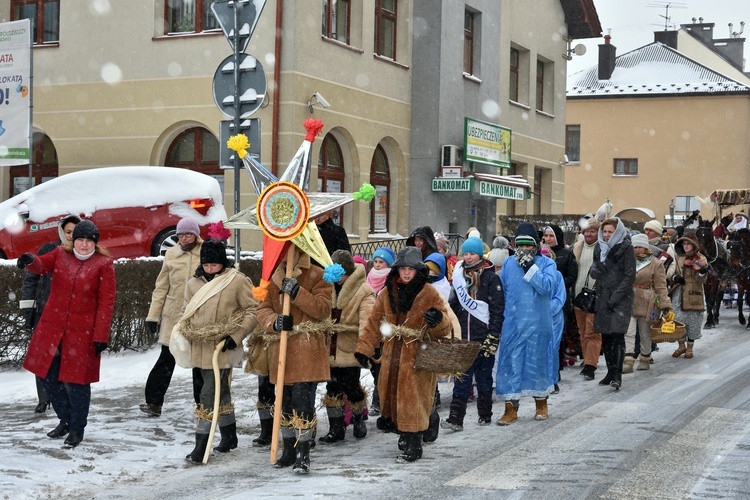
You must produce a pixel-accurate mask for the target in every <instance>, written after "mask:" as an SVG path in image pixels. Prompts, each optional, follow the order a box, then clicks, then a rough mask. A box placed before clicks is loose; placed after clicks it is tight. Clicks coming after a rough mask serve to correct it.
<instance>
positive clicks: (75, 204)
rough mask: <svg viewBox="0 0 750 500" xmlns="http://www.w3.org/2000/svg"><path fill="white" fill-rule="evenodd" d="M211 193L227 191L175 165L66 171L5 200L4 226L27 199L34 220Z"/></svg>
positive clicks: (0, 209) (0, 217)
mask: <svg viewBox="0 0 750 500" xmlns="http://www.w3.org/2000/svg"><path fill="white" fill-rule="evenodd" d="M200 198H211V199H213V200H214V201H215V202H216V203H217V204H219V206H221V204H222V193H221V188H220V186H219V183H218V181H217V180H216V179H214V178H213V177H210V176H208V175H205V174H201V173H200V172H194V171H192V170H186V169H182V168H174V167H102V168H93V169H88V170H81V171H78V172H71V173H69V174H65V175H61V176H60V177H57V178H55V179H52V180H49V181H47V182H45V183H42V184H39V185H38V186H34V187H33V188H31V189H29V190H27V191H24V192H23V193H20V194H18V195H16V196H14V197H13V198H10V199H8V200H6V201H4V202H2V203H0V229H3V228H5V227H7V226H9V225H13V224H16V223H17V221H18V212H19V210H18V207H19V206H20V205H22V204H25V205H26V207H27V208H28V210H29V219H30V220H32V221H35V222H41V221H44V220H47V219H49V218H50V217H54V216H57V215H60V214H70V213H73V214H76V215H77V214H84V215H89V214H92V213H93V212H94V211H96V210H103V209H111V208H124V207H139V206H145V207H148V206H152V205H162V204H165V203H170V202H176V201H185V200H190V199H200Z"/></svg>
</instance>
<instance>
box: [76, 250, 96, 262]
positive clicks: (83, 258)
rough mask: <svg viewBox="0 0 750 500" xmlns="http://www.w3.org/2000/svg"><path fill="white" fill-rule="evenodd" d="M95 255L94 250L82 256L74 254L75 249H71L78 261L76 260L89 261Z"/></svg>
mask: <svg viewBox="0 0 750 500" xmlns="http://www.w3.org/2000/svg"><path fill="white" fill-rule="evenodd" d="M95 253H96V250H94V251H93V252H91V253H90V254H87V255H83V254H80V253H78V252H76V249H75V248H73V255H75V256H76V259H78V260H89V259H90V258H91V257H92V256H93V255H94V254H95Z"/></svg>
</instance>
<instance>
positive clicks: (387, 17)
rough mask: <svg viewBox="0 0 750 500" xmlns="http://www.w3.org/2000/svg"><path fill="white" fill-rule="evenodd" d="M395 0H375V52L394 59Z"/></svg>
mask: <svg viewBox="0 0 750 500" xmlns="http://www.w3.org/2000/svg"><path fill="white" fill-rule="evenodd" d="M396 6H397V0H375V53H376V54H377V55H379V56H383V57H387V58H389V59H393V60H394V61H395V60H396V26H397V22H396V21H397V10H396V9H397V7H396Z"/></svg>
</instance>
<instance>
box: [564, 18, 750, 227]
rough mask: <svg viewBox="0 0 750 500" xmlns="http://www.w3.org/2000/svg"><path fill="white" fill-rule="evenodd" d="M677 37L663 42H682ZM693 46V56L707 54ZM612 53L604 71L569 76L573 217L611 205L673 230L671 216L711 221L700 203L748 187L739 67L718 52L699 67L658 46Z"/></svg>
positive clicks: (746, 92) (605, 57)
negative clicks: (698, 212) (698, 213)
mask: <svg viewBox="0 0 750 500" xmlns="http://www.w3.org/2000/svg"><path fill="white" fill-rule="evenodd" d="M689 27H690V28H695V26H693V25H689ZM683 30H685V26H683V28H682V29H681V31H683ZM672 33H673V34H674V36H670V37H667V38H664V33H663V32H662V33H657V40H659V39H661V40H664V41H665V42H667V43H672V44H676V43H677V42H676V40H677V39H678V36H677V35H678V34H677V33H675V32H672ZM683 35H685V33H682V34H680V36H683ZM686 36H687V35H686ZM690 41H691V43H690V44H687V43H686V45H689V46H690V47H692V49H691V50H692V52H693V53H694V54H698V53H700V52H701V51H703V49H706V50H707V47H708V45H706V44H702V46H701V47H699V48H700V50H698V47H697V45H695V43H692V42H695V39H694V37H691V38H690ZM743 41H744V40H743ZM615 52H616V49H615V47H614V45H612V44H609V43H605V44H603V45H601V46H600V59H599V61H600V63H599V66H598V67H594V68H591V69H589V70H585V71H582V72H579V73H576V74H574V75H571V76H570V77H569V78H568V107H567V123H568V126H567V128H568V132H567V136H568V137H567V154H568V157H569V160H570V163H569V165H567V166H566V167H565V211H566V212H567V213H586V212H593V211H596V210H597V208H598V207H599V206H601V205H602V204H603V203H604V202H605V201H606V200H610V201H611V203H612V204H613V205H614V209H613V211H614V213H618V212H620V211H622V210H624V209H626V208H631V207H636V208H645V209H648V210H651V211H653V212H654V215H655V217H656V218H657V219H658V220H660V221H661V222H662V223H665V224H667V225H671V223H672V220H671V215H672V214H673V215H674V216H675V219H676V220H677V221H679V220H680V219H681V218H682V217H684V216H685V215H686V214H687V213H689V212H691V211H692V210H693V209H696V208H702V209H703V210H704V216H705V215H706V212H708V213H709V214H710V210H709V209H710V205H704V206H701V200H699V199H698V198H701V199H703V200H707V199H708V198H709V196H710V194H711V193H712V192H713V191H714V190H716V189H732V188H745V187H748V186H750V141H749V140H748V135H749V131H750V87H748V86H747V85H746V84H745V83H743V82H742V81H740V80H743V77H744V74H743V73H742V72H741V71H740V69H737V64H736V62H735V64H734V65H731V64H729V62H728V61H727V59H726V58H725V57H723V56H722V55H721V54H717V53H716V52H715V51H709V52H703V53H702V58H701V60H700V61H696V60H693V59H691V58H689V57H687V56H686V55H685V54H683V53H682V52H681V51H679V47H678V48H677V49H676V48H674V47H672V46H669V45H666V44H664V43H661V42H659V41H656V42H654V43H652V44H649V45H646V46H644V47H641V48H639V49H636V50H634V51H632V52H629V53H627V54H623V55H620V56H617V57H615ZM709 56H710V57H709ZM706 59H709V60H710V61H707V60H706ZM740 61H742V59H740ZM739 67H740V68H741V63H740V65H739ZM711 68H723V69H724V70H726V72H727V73H728V74H731V75H732V76H731V77H730V76H727V75H726V74H723V73H721V72H719V71H717V70H715V69H711ZM735 77H736V78H735ZM744 79H745V80H746V77H744ZM648 210H646V211H645V212H646V213H648ZM642 216H643V217H646V216H645V214H643V215H642Z"/></svg>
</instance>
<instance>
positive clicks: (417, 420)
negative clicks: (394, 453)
mask: <svg viewBox="0 0 750 500" xmlns="http://www.w3.org/2000/svg"><path fill="white" fill-rule="evenodd" d="M420 272H421V273H422V274H419V273H420ZM420 272H418V274H417V276H415V277H414V278H413V279H412V281H411V282H410V283H408V284H399V282H398V280H399V273H398V268H392V270H391V274H390V275H389V276H388V281H387V282H386V288H385V289H384V290H383V291H382V292H381V293H380V294H379V295H378V298H377V300H376V301H375V307H373V310H372V314H371V315H370V319H369V320H368V322H367V326H366V327H365V329H364V331H363V332H362V334H361V336H360V338H359V342H358V343H357V352H360V353H362V354H364V355H366V356H370V357H372V356H373V355H374V353H375V348H376V347H378V345H379V344H380V342H381V340H382V341H383V354H382V356H381V358H380V361H381V363H380V378H379V380H378V393H379V394H380V411H381V414H382V415H383V417H388V418H390V419H391V420H392V421H393V423H394V425H395V427H396V429H398V430H399V431H401V432H422V431H424V430H426V429H427V427H428V426H429V419H430V412H431V411H432V405H433V400H434V399H435V387H436V384H437V374H436V373H432V372H428V371H424V370H414V361H415V359H416V356H417V350H418V349H419V346H420V342H418V341H413V340H407V341H404V339H402V338H401V337H399V336H392V337H387V338H384V337H382V335H381V332H380V325H381V323H383V322H386V323H390V324H392V325H399V326H405V327H407V328H411V329H414V330H423V329H426V330H427V331H428V332H429V333H430V335H432V336H433V337H446V336H448V335H450V332H451V321H450V318H449V316H448V307H447V304H446V302H445V300H444V299H443V298H442V296H441V295H440V294H439V293H438V291H437V290H435V288H433V287H432V285H429V284H427V269H426V268H425V269H423V270H421V271H420ZM399 294H402V295H406V296H400V295H399ZM432 307H434V308H435V309H438V310H439V311H441V312H442V313H443V319H442V320H441V321H440V323H438V324H437V325H436V326H435V328H428V327H427V325H426V323H425V321H424V313H425V312H426V311H427V310H428V309H430V308H432Z"/></svg>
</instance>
